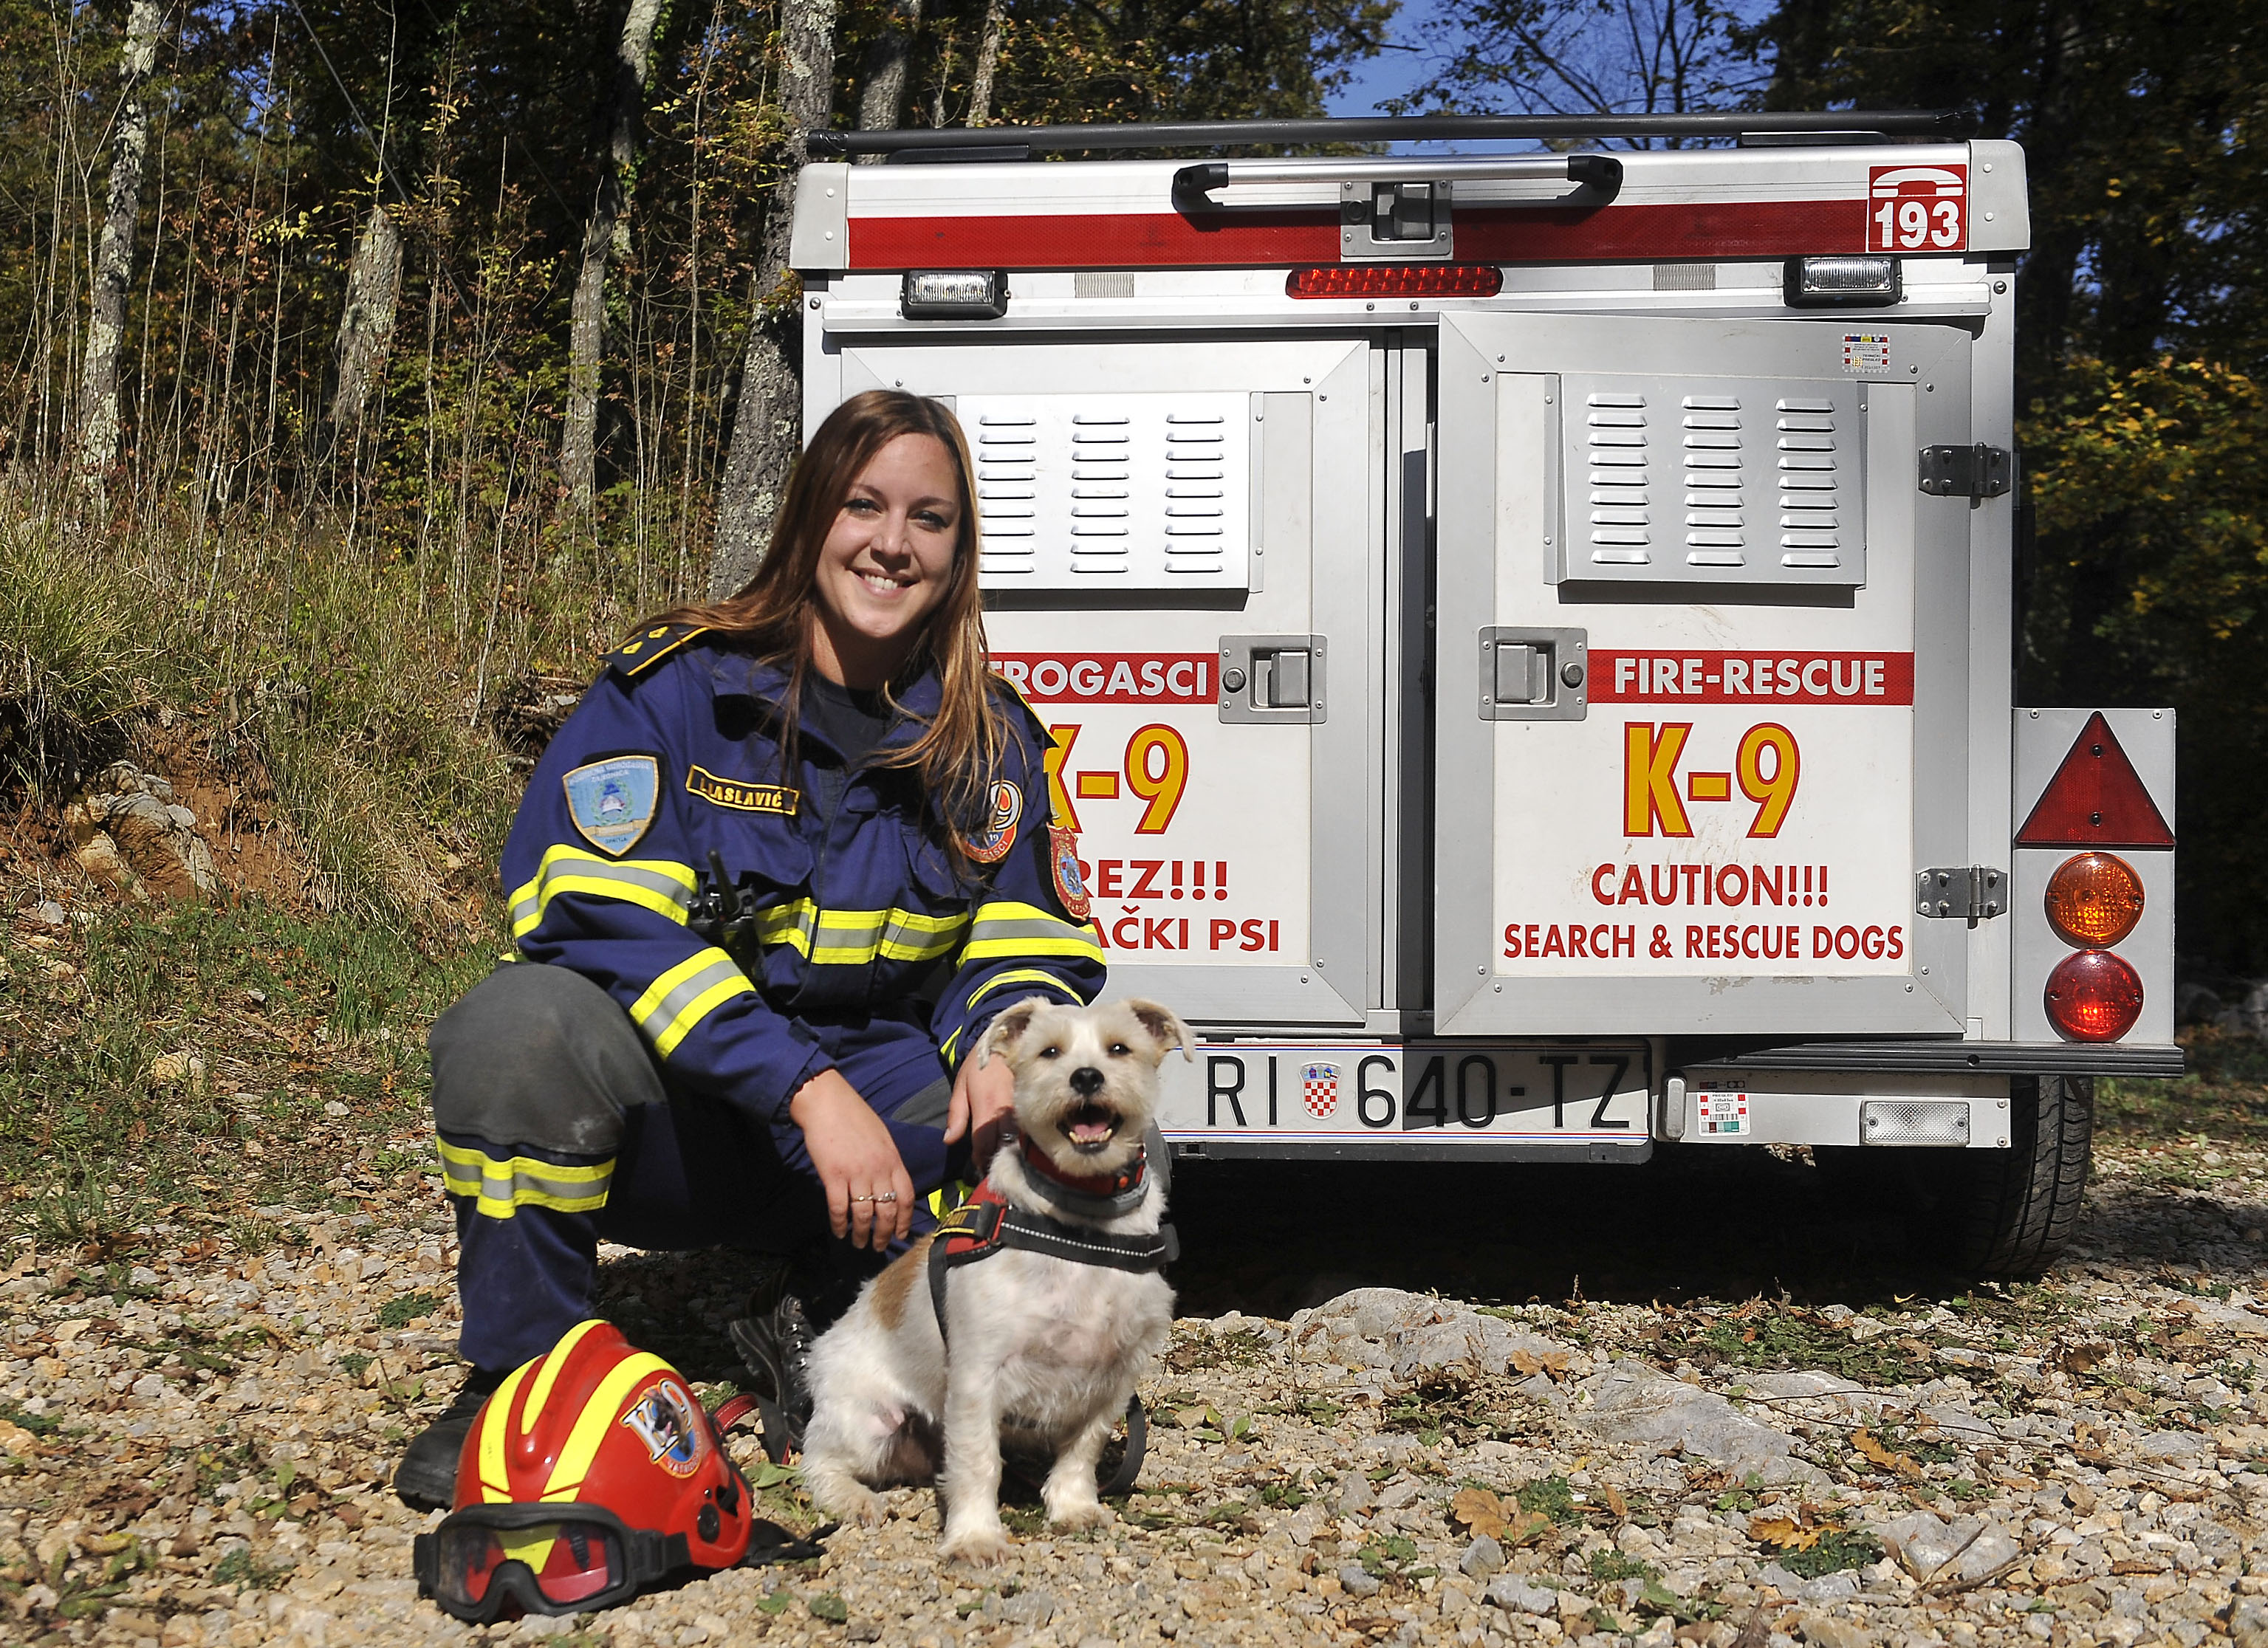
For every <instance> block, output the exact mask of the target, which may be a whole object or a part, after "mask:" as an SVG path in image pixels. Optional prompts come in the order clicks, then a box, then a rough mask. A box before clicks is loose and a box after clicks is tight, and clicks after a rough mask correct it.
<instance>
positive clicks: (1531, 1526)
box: [1496, 1511, 1551, 1550]
mask: <svg viewBox="0 0 2268 1648" xmlns="http://www.w3.org/2000/svg"><path fill="white" fill-rule="evenodd" d="M1550 1527H1551V1519H1550V1517H1548V1516H1546V1515H1544V1514H1543V1512H1541V1511H1515V1512H1513V1516H1512V1519H1511V1520H1510V1521H1508V1522H1506V1524H1505V1525H1504V1532H1503V1533H1501V1534H1498V1535H1497V1536H1496V1541H1497V1543H1498V1544H1499V1545H1501V1546H1503V1547H1504V1548H1505V1549H1507V1550H1510V1549H1514V1548H1516V1547H1518V1546H1521V1545H1525V1544H1527V1543H1528V1541H1530V1540H1534V1539H1541V1538H1542V1537H1543V1535H1544V1534H1546V1533H1548V1532H1549V1531H1550Z"/></svg>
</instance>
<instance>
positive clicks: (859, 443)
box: [648, 389, 1009, 857]
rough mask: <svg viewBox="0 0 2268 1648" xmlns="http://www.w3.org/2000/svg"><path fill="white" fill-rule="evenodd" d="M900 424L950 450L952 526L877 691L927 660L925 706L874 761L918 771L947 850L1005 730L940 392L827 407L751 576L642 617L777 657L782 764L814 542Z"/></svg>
mask: <svg viewBox="0 0 2268 1648" xmlns="http://www.w3.org/2000/svg"><path fill="white" fill-rule="evenodd" d="M902 435H926V436H929V437H930V438H932V439H935V440H938V441H941V442H942V443H944V445H945V449H946V451H947V452H950V453H952V454H953V460H954V475H955V478H956V479H957V481H958V482H959V485H960V489H961V532H960V534H959V539H958V541H956V542H955V543H954V552H953V581H952V582H951V583H950V584H948V585H946V592H945V598H944V600H940V601H939V603H938V605H937V607H936V608H935V609H934V610H933V611H932V613H931V614H930V616H929V622H927V623H926V624H924V626H923V628H922V632H921V634H920V636H918V637H917V640H916V641H915V644H914V647H913V650H912V651H910V652H909V653H908V654H907V656H906V661H905V663H904V665H903V666H902V667H901V668H900V669H899V671H898V673H897V676H896V677H895V679H894V680H893V681H890V682H889V683H887V685H886V686H885V687H884V688H883V692H884V696H885V700H886V702H888V703H894V704H895V703H896V695H897V691H898V689H899V688H902V687H905V686H908V685H910V684H911V683H912V682H913V681H916V680H917V679H918V678H919V677H920V676H921V674H922V673H923V672H924V670H927V669H930V668H932V667H934V668H935V669H936V671H937V674H938V681H939V686H940V687H941V688H943V692H942V694H941V695H940V697H939V703H938V709H937V714H936V715H935V716H934V717H932V719H931V720H930V722H929V725H928V726H927V728H926V729H925V730H924V732H923V733H922V735H921V736H920V737H919V738H918V739H915V740H914V742H913V743H911V744H909V745H908V746H906V747H904V748H903V749H900V750H896V751H894V752H892V753H891V754H889V755H888V756H887V758H886V764H887V765H889V766H894V767H910V768H912V769H915V770H916V771H917V772H918V773H919V774H920V776H921V783H922V787H923V788H924V790H925V791H928V792H929V794H930V796H931V797H932V800H933V802H934V804H935V806H936V809H937V811H938V813H939V815H940V817H941V819H942V820H943V821H944V822H945V824H946V827H947V828H946V835H947V837H948V839H949V840H950V841H951V842H952V845H953V850H954V855H955V857H961V851H960V838H961V835H963V834H965V833H968V832H969V831H971V830H974V829H975V828H978V827H979V825H980V824H981V823H982V821H983V818H984V816H985V814H986V812H987V810H988V808H989V806H990V801H989V797H990V786H991V782H992V779H993V777H994V776H995V774H996V772H997V770H998V767H999V762H1000V752H1001V749H1002V747H1003V746H1004V745H1005V743H1006V742H1007V740H1008V737H1009V732H1008V726H1007V722H1006V718H1005V714H1004V712H1003V711H1002V710H1001V708H1000V706H999V705H998V703H995V702H994V700H993V696H992V689H991V688H990V685H989V684H988V680H987V676H988V673H989V672H988V669H987V660H988V656H989V655H988V653H987V651H986V649H985V643H984V607H983V600H982V599H981V598H980V595H979V592H978V590H977V584H976V474H975V469H974V467H973V465H972V464H971V463H970V461H969V456H968V438H967V437H966V436H964V435H963V434H962V433H961V423H960V421H959V420H958V419H956V418H955V417H954V416H953V414H952V413H951V412H950V411H949V410H947V409H946V407H945V406H944V405H943V404H942V403H941V402H939V401H932V400H929V399H928V398H926V397H925V396H922V395H917V394H908V393H906V392H905V391H904V390H902V389H869V390H867V391H865V393H864V394H855V395H852V396H851V398H850V399H849V400H848V401H844V402H843V404H842V405H840V406H838V407H836V408H835V410H834V411H832V412H830V413H828V415H827V420H826V422H824V423H821V425H820V426H819V430H818V432H817V433H816V434H814V435H813V437H812V438H811V445H809V446H808V447H807V448H806V449H805V451H804V453H803V455H802V456H801V457H800V458H799V459H798V460H796V464H795V467H794V468H793V469H792V471H791V472H790V473H789V475H788V482H787V496H786V497H784V498H783V499H782V500H781V501H780V509H779V514H778V516H777V518H776V519H774V520H773V522H772V536H771V544H770V548H767V549H766V551H765V552H764V558H763V560H762V562H761V563H758V565H757V567H756V571H755V577H753V578H750V579H749V580H748V581H747V584H746V585H743V586H742V587H741V589H740V591H739V592H737V593H735V594H733V595H732V596H729V597H727V598H726V599H725V600H720V601H711V602H709V603H707V604H706V605H703V606H697V607H672V608H671V609H670V610H669V611H667V612H666V613H662V614H659V616H658V617H656V618H653V619H651V620H649V621H648V622H652V623H691V624H701V625H703V626H705V627H707V628H708V629H712V630H715V631H716V632H717V634H718V638H719V639H721V640H724V641H726V642H728V643H730V644H733V645H735V646H737V647H739V648H740V649H743V650H745V651H749V652H753V653H755V654H756V655H757V656H759V657H762V658H773V659H776V660H777V661H778V662H780V663H782V664H784V665H785V666H787V670H788V686H787V692H786V695H785V696H784V699H783V701H782V703H781V705H780V710H781V718H782V720H783V722H784V726H783V729H782V732H783V749H782V753H783V754H784V758H785V759H786V761H788V762H790V763H792V762H793V761H794V759H795V752H794V745H795V741H796V737H795V735H796V730H797V728H798V727H799V725H801V712H802V706H803V689H804V683H805V681H806V678H807V676H808V675H809V673H810V670H811V633H812V628H813V625H814V622H815V618H816V614H815V613H814V607H815V605H816V602H817V596H816V594H815V591H816V589H817V585H818V570H819V552H820V549H821V546H822V545H824V544H825V543H826V541H827V534H828V532H829V531H830V530H832V528H833V527H834V525H835V517H836V513H837V512H838V511H841V509H842V508H843V504H844V502H845V501H846V500H847V499H848V498H849V497H850V496H851V487H852V486H853V484H855V483H856V482H857V481H858V477H859V476H860V475H862V474H864V473H865V468H866V466H867V465H868V464H869V463H871V462H873V459H874V456H875V454H876V453H878V452H880V451H881V450H882V448H883V447H885V446H887V445H889V444H890V443H891V442H892V441H894V440H895V439H897V438H899V437H900V436H902Z"/></svg>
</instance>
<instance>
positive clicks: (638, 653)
mask: <svg viewBox="0 0 2268 1648" xmlns="http://www.w3.org/2000/svg"><path fill="white" fill-rule="evenodd" d="M708 633H709V631H708V629H707V627H706V626H705V625H702V624H650V625H648V626H647V627H646V628H645V629H641V630H639V631H638V632H637V634H636V635H634V636H631V637H630V639H629V640H627V641H625V642H623V643H622V645H620V646H618V647H616V648H615V650H614V651H611V652H609V653H608V654H607V667H608V668H609V669H611V670H613V671H614V672H615V673H617V674H619V675H621V676H622V677H624V678H625V679H627V680H630V681H636V680H637V678H638V677H639V676H640V675H643V674H644V673H645V672H646V671H648V670H650V669H652V667H653V666H655V665H657V664H659V663H660V662H661V661H662V659H664V658H667V657H668V656H669V655H670V654H671V653H673V652H674V651H677V649H678V648H680V647H681V646H683V645H684V644H686V643H687V642H689V641H690V640H692V639H693V637H694V636H703V635H707V634H708Z"/></svg>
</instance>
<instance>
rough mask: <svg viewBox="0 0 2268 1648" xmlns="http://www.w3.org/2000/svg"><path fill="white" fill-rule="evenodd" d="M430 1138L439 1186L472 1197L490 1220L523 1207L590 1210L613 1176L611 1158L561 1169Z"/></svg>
mask: <svg viewBox="0 0 2268 1648" xmlns="http://www.w3.org/2000/svg"><path fill="white" fill-rule="evenodd" d="M435 1142H436V1143H437V1144H439V1145H440V1147H441V1181H442V1186H443V1188H445V1189H446V1190H447V1192H448V1193H449V1194H450V1195H451V1196H471V1197H473V1198H474V1210H475V1212H479V1213H483V1214H485V1215H487V1216H488V1217H489V1218H500V1219H505V1218H512V1214H513V1212H514V1211H515V1210H518V1209H520V1208H524V1207H543V1208H549V1209H551V1210H553V1211H554V1212H556V1213H593V1212H596V1211H597V1210H599V1209H600V1208H602V1207H604V1206H606V1205H607V1187H608V1183H609V1182H610V1181H612V1180H613V1178H614V1176H615V1164H614V1159H613V1158H612V1157H609V1158H608V1159H606V1160H605V1161H602V1162H595V1163H592V1164H590V1165H588V1166H577V1167H563V1166H560V1165H559V1164H558V1163H557V1162H548V1161H544V1160H541V1159H539V1158H537V1157H534V1156H510V1157H506V1158H504V1159H502V1160H498V1159H497V1158H495V1157H493V1156H490V1155H489V1154H487V1153H486V1152H485V1151H478V1150H474V1149H470V1148H468V1147H467V1146H465V1145H462V1144H450V1143H449V1141H448V1140H446V1139H437V1140H436V1141H435Z"/></svg>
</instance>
